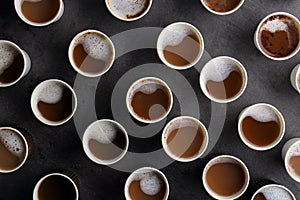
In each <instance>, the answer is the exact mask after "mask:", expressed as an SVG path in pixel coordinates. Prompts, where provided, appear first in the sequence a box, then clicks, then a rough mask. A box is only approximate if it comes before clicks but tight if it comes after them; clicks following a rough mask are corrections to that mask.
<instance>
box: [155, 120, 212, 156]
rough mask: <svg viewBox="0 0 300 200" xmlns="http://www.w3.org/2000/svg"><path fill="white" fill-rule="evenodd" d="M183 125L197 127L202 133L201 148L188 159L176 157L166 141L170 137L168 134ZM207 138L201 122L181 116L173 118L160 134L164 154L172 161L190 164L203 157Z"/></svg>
mask: <svg viewBox="0 0 300 200" xmlns="http://www.w3.org/2000/svg"><path fill="white" fill-rule="evenodd" d="M184 125H186V126H188V125H192V126H195V125H197V126H198V127H199V128H200V129H201V130H202V132H203V133H204V135H203V143H202V146H201V147H200V148H199V151H198V152H197V153H196V154H195V155H193V156H192V157H190V158H183V157H178V156H177V155H175V154H174V153H173V152H172V151H171V150H170V149H169V147H168V144H167V139H168V136H169V135H170V133H171V132H172V131H173V130H175V129H178V128H180V127H184ZM208 138H209V137H208V132H207V129H206V127H205V126H204V124H203V123H202V122H200V121H199V120H198V119H196V118H193V117H189V116H181V117H177V118H174V119H173V120H171V121H170V122H169V123H168V124H167V125H166V126H165V128H164V130H163V133H162V137H161V141H162V145H163V148H164V150H165V152H166V153H167V154H168V156H170V157H171V158H172V159H174V160H177V161H179V162H191V161H194V160H196V159H198V158H200V157H201V156H202V155H203V153H204V152H205V150H206V148H207V146H208V140H209V139H208ZM191 143H192V141H191Z"/></svg>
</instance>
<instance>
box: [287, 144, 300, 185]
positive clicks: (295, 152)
mask: <svg viewBox="0 0 300 200" xmlns="http://www.w3.org/2000/svg"><path fill="white" fill-rule="evenodd" d="M296 156H300V143H296V144H295V145H293V146H292V147H291V149H290V150H289V151H288V153H287V160H288V161H289V162H290V159H291V158H292V157H296ZM289 170H290V172H292V174H293V175H294V176H296V177H297V178H299V179H300V176H299V174H298V173H297V172H296V171H295V169H294V168H293V167H291V166H290V165H289Z"/></svg>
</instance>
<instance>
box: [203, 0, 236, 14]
mask: <svg viewBox="0 0 300 200" xmlns="http://www.w3.org/2000/svg"><path fill="white" fill-rule="evenodd" d="M204 3H205V4H206V5H207V6H208V7H209V8H210V9H211V10H213V11H216V12H229V11H231V10H234V9H235V8H236V7H238V6H239V4H240V3H241V0H204Z"/></svg>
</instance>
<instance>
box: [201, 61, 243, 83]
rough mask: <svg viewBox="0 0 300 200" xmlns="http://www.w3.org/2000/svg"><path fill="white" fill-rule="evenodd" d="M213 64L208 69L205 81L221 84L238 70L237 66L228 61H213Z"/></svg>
mask: <svg viewBox="0 0 300 200" xmlns="http://www.w3.org/2000/svg"><path fill="white" fill-rule="evenodd" d="M211 62H212V63H211V64H210V65H209V66H207V67H206V69H205V73H204V77H203V78H204V81H205V82H207V81H209V80H212V81H216V82H221V81H224V80H225V79H226V78H228V76H229V75H230V73H231V72H233V71H235V70H238V69H237V66H236V65H235V64H233V63H232V62H230V61H227V60H216V61H211Z"/></svg>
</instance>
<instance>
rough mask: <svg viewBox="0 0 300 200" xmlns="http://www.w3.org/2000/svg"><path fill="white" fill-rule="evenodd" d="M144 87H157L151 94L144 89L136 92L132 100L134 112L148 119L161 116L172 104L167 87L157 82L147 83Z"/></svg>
mask: <svg viewBox="0 0 300 200" xmlns="http://www.w3.org/2000/svg"><path fill="white" fill-rule="evenodd" d="M143 87H152V88H153V87H155V88H157V89H156V91H155V92H153V93H151V94H148V93H144V92H143V91H138V92H136V93H135V94H134V95H133V98H132V101H131V106H132V108H133V110H134V112H135V113H136V114H137V115H138V116H139V117H141V118H143V119H146V120H153V119H158V118H160V117H161V116H163V115H164V114H165V113H166V112H167V110H168V108H169V107H170V104H171V98H170V96H169V94H168V93H167V89H165V88H162V86H160V85H158V84H155V83H153V84H152V83H150V84H146V85H144V86H143Z"/></svg>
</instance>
